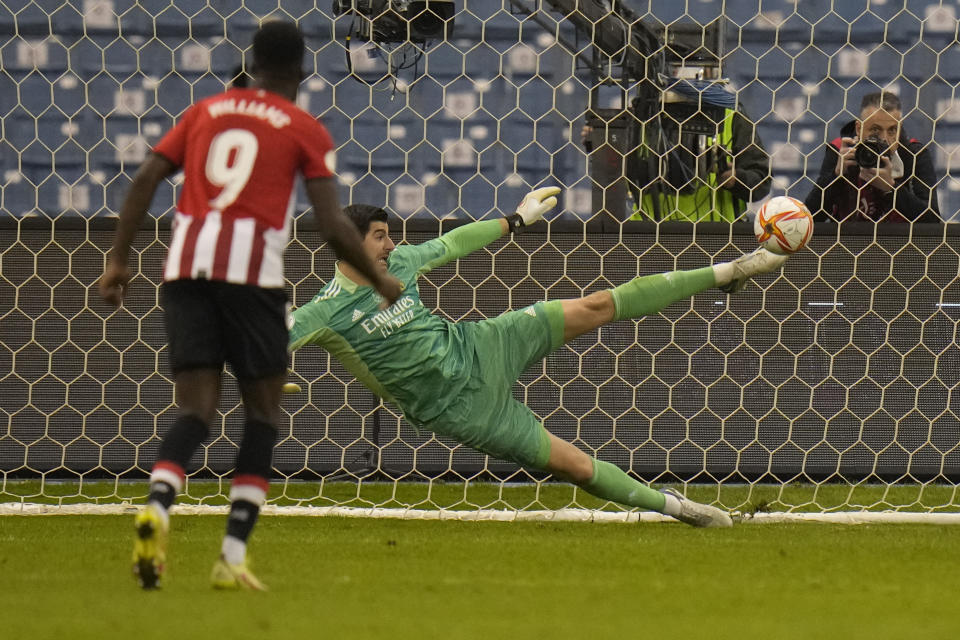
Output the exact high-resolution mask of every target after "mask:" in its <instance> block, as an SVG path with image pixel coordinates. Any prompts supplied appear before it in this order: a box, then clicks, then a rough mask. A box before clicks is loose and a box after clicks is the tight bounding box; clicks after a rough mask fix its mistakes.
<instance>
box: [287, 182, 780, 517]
mask: <svg viewBox="0 0 960 640" xmlns="http://www.w3.org/2000/svg"><path fill="white" fill-rule="evenodd" d="M559 193H560V189H559V188H557V187H546V188H542V189H537V190H536V191H533V192H531V193H529V194H528V195H527V196H526V197H525V198H524V199H523V201H522V202H521V203H520V206H519V207H518V208H517V211H516V213H515V214H513V215H511V216H509V217H507V218H502V219H499V220H485V221H480V222H473V223H470V224H468V225H465V226H463V227H460V228H458V229H455V230H453V231H451V232H449V233H446V234H443V235H442V236H440V237H439V238H435V239H433V240H430V241H428V242H424V243H423V244H420V245H405V246H401V247H397V246H396V245H395V244H394V243H393V240H392V239H391V238H390V234H389V230H388V226H387V220H388V217H387V213H386V212H385V211H384V210H383V209H380V208H378V207H374V206H369V205H351V206H348V207H346V208H345V209H344V213H345V214H347V216H348V217H349V218H350V219H351V220H352V221H353V223H354V224H355V225H356V226H357V228H358V230H359V231H360V235H361V236H362V237H363V246H364V249H365V251H366V252H367V254H368V255H369V256H370V258H371V259H373V261H374V264H375V265H376V266H377V267H378V268H379V269H382V270H383V271H384V272H389V273H390V274H392V275H394V276H396V277H397V278H399V279H400V280H401V281H402V282H403V283H404V290H403V293H402V294H401V296H400V298H399V299H398V300H397V301H396V302H395V303H394V304H393V305H392V306H390V307H389V308H387V309H384V310H381V309H380V308H379V307H380V296H379V295H378V294H377V292H376V290H375V289H374V288H373V287H372V286H371V285H370V283H369V282H368V281H367V279H366V278H364V277H363V276H362V275H361V274H360V273H359V272H358V271H357V270H356V269H354V268H353V267H352V266H351V265H349V264H347V263H346V262H342V261H341V262H338V263H337V264H336V267H335V270H334V274H333V277H332V278H331V280H330V281H329V282H328V283H327V285H326V286H325V287H324V288H323V289H322V290H321V291H320V293H318V294H317V296H316V297H315V298H314V299H313V300H312V301H311V302H309V303H307V304H305V305H304V306H302V307H300V308H299V309H297V310H296V311H294V313H293V320H294V322H293V327H292V329H291V331H290V348H291V350H293V349H299V348H301V347H305V346H307V345H317V346H320V347H323V348H324V349H326V350H327V351H328V352H329V353H331V354H332V355H333V356H334V357H336V358H337V359H338V360H340V362H342V363H343V365H344V366H345V367H346V368H347V369H348V370H350V372H351V373H352V374H353V375H354V376H356V377H357V379H358V380H360V381H361V382H362V383H363V384H364V385H366V386H367V387H368V388H369V389H370V390H371V391H373V392H374V393H376V394H377V395H378V396H380V397H381V398H383V399H384V400H386V401H388V402H391V403H393V404H395V405H396V406H397V407H399V408H400V410H401V411H402V412H403V414H404V416H405V417H406V419H407V420H408V421H409V422H410V423H411V424H413V425H415V426H417V427H419V428H426V429H429V430H431V431H433V432H435V433H438V434H441V435H444V436H448V437H450V438H453V439H455V440H457V441H458V442H461V443H463V444H465V445H468V446H470V447H473V448H474V449H477V450H478V451H481V452H483V453H486V454H488V455H491V456H494V457H497V458H502V459H504V460H509V461H512V462H516V463H518V464H520V465H524V466H527V467H532V468H534V469H541V470H546V471H549V472H550V473H552V474H554V475H556V476H558V477H560V478H563V479H565V480H569V481H571V482H573V483H575V484H577V485H578V486H580V487H582V488H583V489H584V490H586V491H587V492H589V493H591V494H593V495H595V496H597V497H599V498H602V499H604V500H609V501H611V502H617V503H619V504H622V505H626V506H629V507H636V508H639V509H644V510H652V511H657V512H660V513H664V514H667V515H669V516H672V517H674V518H676V519H678V520H680V521H682V522H685V523H687V524H691V525H694V526H697V527H729V526H731V524H732V521H731V519H730V516H729V514H728V513H727V512H726V511H723V510H721V509H718V508H716V507H713V506H709V505H705V504H699V503H696V502H693V501H691V500H688V499H686V498H684V497H683V496H682V495H680V494H679V493H676V492H674V491H672V490H669V489H666V490H663V491H656V490H654V489H652V488H650V487H648V486H647V485H645V484H643V483H641V482H638V481H637V480H635V479H633V478H631V477H630V476H629V475H627V474H626V473H625V472H624V471H623V470H621V469H620V468H619V467H617V466H615V465H613V464H610V463H608V462H604V461H602V460H597V459H596V458H592V457H590V456H589V455H587V454H586V453H584V452H583V451H581V450H580V449H578V448H577V447H576V446H574V445H573V444H571V443H569V442H567V441H565V440H562V439H560V438H558V437H557V436H555V435H553V434H551V433H549V432H548V431H547V430H546V429H545V428H544V427H543V425H542V424H541V422H540V420H539V419H538V418H537V416H536V415H535V414H534V413H533V411H531V410H530V409H529V408H528V407H527V406H526V405H524V404H523V403H521V402H519V401H517V400H516V399H515V398H514V397H513V394H512V393H511V388H512V387H513V385H514V384H515V383H516V381H517V380H518V379H519V377H520V375H521V373H522V372H523V371H524V370H525V369H526V368H527V367H529V366H531V365H532V364H534V363H535V362H537V361H539V360H541V359H542V358H544V357H545V356H546V355H547V354H548V353H550V352H551V351H553V350H555V349H557V348H558V347H560V346H561V345H563V344H564V343H566V342H568V341H569V340H572V339H574V338H576V337H577V336H579V335H581V334H583V333H586V332H588V331H592V330H594V329H597V328H598V327H601V326H603V325H605V324H607V323H610V322H614V321H616V320H623V319H627V318H638V317H641V316H645V315H649V314H653V313H657V312H658V311H660V310H661V309H663V308H665V307H667V306H669V305H670V304H672V303H674V302H676V301H679V300H683V299H685V298H689V297H690V296H692V295H694V294H696V293H699V292H701V291H704V290H706V289H709V288H711V287H721V288H724V289H725V290H727V291H729V292H733V291H736V290H739V289H740V288H742V287H743V285H744V284H745V282H746V280H747V279H748V278H750V277H752V276H754V275H756V274H760V273H765V272H769V271H773V270H776V269H778V268H780V267H781V266H782V265H783V263H784V262H785V261H786V259H787V258H786V256H781V255H777V254H774V253H771V252H769V251H767V250H765V249H758V250H756V251H754V252H753V253H749V254H746V255H744V256H741V257H740V258H737V259H736V260H733V261H732V262H728V263H722V264H716V265H713V266H710V267H705V268H702V269H696V270H692V271H674V272H671V273H665V274H657V275H648V276H641V277H638V278H635V279H634V280H631V281H630V282H627V283H626V284H622V285H620V286H618V287H615V288H613V289H609V290H606V291H599V292H596V293H592V294H590V295H588V296H585V297H582V298H577V299H571V300H553V301H549V302H538V303H536V304H534V305H532V306H529V307H527V308H525V309H520V310H517V311H509V312H506V313H504V314H502V315H500V316H499V317H496V318H490V319H487V320H482V321H479V322H448V321H446V320H444V319H442V318H439V317H437V316H435V315H433V314H431V313H430V312H429V311H428V310H427V308H426V307H425V306H424V305H423V303H422V302H421V301H420V297H419V291H418V289H417V278H418V277H419V276H420V275H422V274H425V273H427V272H429V271H430V270H431V269H435V268H436V267H439V266H441V265H443V264H446V263H448V262H450V261H452V260H456V259H458V258H461V257H463V256H465V255H467V254H469V253H471V252H472V251H476V250H477V249H480V248H482V247H484V246H486V245H488V244H490V243H491V242H493V241H495V240H497V239H498V238H500V237H501V236H503V235H504V234H507V233H510V232H516V231H519V230H521V229H522V228H523V227H526V226H529V225H531V224H533V223H534V222H536V221H538V220H540V219H541V218H542V217H543V215H544V214H545V213H546V212H547V211H550V210H551V209H552V208H553V207H554V206H556V204H557V198H556V196H557V194H559Z"/></svg>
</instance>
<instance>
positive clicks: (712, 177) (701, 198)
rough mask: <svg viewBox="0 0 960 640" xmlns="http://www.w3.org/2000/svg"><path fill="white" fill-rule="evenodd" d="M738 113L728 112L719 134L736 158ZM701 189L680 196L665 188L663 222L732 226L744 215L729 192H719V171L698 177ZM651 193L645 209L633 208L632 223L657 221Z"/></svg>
mask: <svg viewBox="0 0 960 640" xmlns="http://www.w3.org/2000/svg"><path fill="white" fill-rule="evenodd" d="M735 113H736V112H735V111H733V110H732V109H726V111H725V114H724V118H723V127H722V128H721V130H720V146H722V147H723V148H725V149H727V150H728V151H730V154H731V155H733V154H734V150H733V148H732V145H733V117H734V114H735ZM707 144H708V146H712V145H714V144H716V142H715V138H712V137H711V138H708V139H707ZM698 182H699V186H698V187H697V188H696V189H695V190H693V191H692V192H690V193H678V192H677V191H676V190H675V189H673V188H672V187H670V186H669V185H667V186H662V188H661V191H660V218H659V219H660V220H679V221H681V222H696V221H698V220H712V221H727V222H733V221H734V220H735V219H736V218H737V216H739V215H740V214H741V213H743V211H744V209H745V208H746V206H745V204H744V203H743V202H742V201H740V200H739V199H738V198H735V197H734V196H733V194H732V193H730V191H729V190H728V189H719V188H717V183H718V175H717V173H716V171H713V172H711V173H710V174H708V175H707V176H698ZM651 191H652V189H649V188H648V189H644V190H643V192H642V193H643V195H642V197H641V199H640V202H641V203H642V207H638V206H637V204H638V203H637V202H636V201H634V204H633V215H632V216H630V219H631V220H649V219H654V215H655V212H656V209H655V208H654V206H653V194H652V193H651Z"/></svg>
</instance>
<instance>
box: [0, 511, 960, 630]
mask: <svg viewBox="0 0 960 640" xmlns="http://www.w3.org/2000/svg"><path fill="white" fill-rule="evenodd" d="M223 526H224V517H223V516H180V517H175V518H174V520H173V527H172V532H171V534H172V537H171V544H170V558H169V570H168V574H167V577H166V579H165V585H164V588H163V589H162V590H160V591H155V592H144V591H141V590H140V589H139V588H138V587H136V586H135V583H134V580H133V577H132V575H131V574H130V566H129V559H130V550H131V543H132V518H131V517H130V516H5V517H0V578H2V579H0V602H2V603H3V607H2V611H3V621H2V624H0V637H3V638H4V639H6V640H21V639H23V640H26V639H28V638H29V639H31V640H35V639H40V640H42V639H46V638H51V639H53V638H56V639H58V640H60V639H69V640H82V639H87V638H90V639H93V638H97V639H101V638H130V639H136V640H147V639H150V638H163V639H170V638H184V639H186V638H229V639H234V638H237V639H242V638H256V639H257V640H270V639H273V638H278V639H279V638H283V639H294V638H412V639H413V638H415V639H418V640H419V639H424V640H427V639H433V638H436V639H451V638H484V639H487V638H489V639H496V638H550V639H554V638H577V639H588V638H776V639H785V640H787V639H792V638H804V639H809V638H870V639H871V640H876V639H882V638H897V639H903V638H924V639H935V638H956V637H958V635H960V615H958V613H957V611H958V609H957V600H956V597H957V596H956V594H957V593H958V587H960V571H958V570H957V567H960V527H949V526H946V527H944V526H934V525H869V526H843V525H824V524H809V523H807V524H781V525H774V524H756V523H753V524H750V523H747V524H742V525H740V526H737V527H735V528H733V529H731V530H697V529H692V528H689V527H685V526H683V525H680V524H674V523H645V524H636V523H634V524H597V523H536V522H522V523H520V522H516V523H497V522H452V521H448V522H437V521H399V520H372V519H354V518H346V519H343V518H311V517H282V516H265V517H263V518H261V521H260V524H259V526H258V528H257V531H256V532H255V535H254V539H253V541H252V543H251V557H252V560H253V563H254V568H255V570H256V571H257V573H258V575H259V576H260V577H261V578H262V579H263V580H264V581H265V582H266V583H267V584H268V585H269V586H270V587H271V591H269V592H268V593H256V594H253V593H221V592H216V591H213V590H212V589H211V588H210V587H209V585H208V582H207V576H208V572H209V570H210V567H211V565H212V562H213V560H214V558H215V556H216V554H217V552H218V548H219V541H220V537H221V535H222V530H223Z"/></svg>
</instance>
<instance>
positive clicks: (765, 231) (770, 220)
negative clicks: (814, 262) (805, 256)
mask: <svg viewBox="0 0 960 640" xmlns="http://www.w3.org/2000/svg"><path fill="white" fill-rule="evenodd" d="M753 233H754V235H756V236H757V242H759V243H760V246H761V247H763V248H765V249H767V250H769V251H772V252H774V253H781V254H790V253H795V252H797V251H800V249H803V248H804V247H805V246H807V241H809V240H810V236H811V235H812V234H813V216H811V215H810V211H809V210H808V209H807V207H806V206H805V205H804V204H803V203H802V202H800V201H799V200H797V199H796V198H790V197H788V196H776V197H774V198H770V199H769V200H767V202H766V203H765V204H764V205H763V206H762V207H760V211H758V212H757V217H756V218H754V220H753Z"/></svg>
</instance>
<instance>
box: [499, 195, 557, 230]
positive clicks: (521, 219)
mask: <svg viewBox="0 0 960 640" xmlns="http://www.w3.org/2000/svg"><path fill="white" fill-rule="evenodd" d="M559 193H560V187H542V188H540V189H535V190H534V191H531V192H530V193H528V194H527V195H525V196H524V197H523V200H521V201H520V204H519V205H518V206H517V211H516V213H514V214H513V215H510V216H507V222H508V223H509V224H510V231H511V232H512V233H516V232H517V231H519V230H520V229H521V228H523V227H525V226H527V225H530V224H533V223H534V222H536V221H537V220H539V219H540V218H542V217H543V214H545V213H546V212H547V211H550V209H553V208H554V207H555V206H557V194H559Z"/></svg>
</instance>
